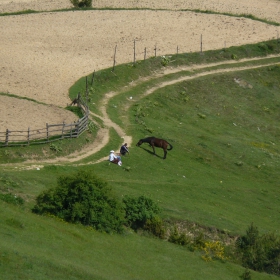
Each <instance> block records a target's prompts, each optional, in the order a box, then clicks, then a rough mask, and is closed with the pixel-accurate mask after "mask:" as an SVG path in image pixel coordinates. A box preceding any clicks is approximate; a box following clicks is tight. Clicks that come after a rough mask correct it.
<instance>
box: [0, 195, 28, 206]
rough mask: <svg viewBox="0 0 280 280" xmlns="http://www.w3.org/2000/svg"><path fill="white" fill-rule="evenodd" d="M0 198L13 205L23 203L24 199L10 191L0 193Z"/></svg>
mask: <svg viewBox="0 0 280 280" xmlns="http://www.w3.org/2000/svg"><path fill="white" fill-rule="evenodd" d="M0 199H1V200H3V201H5V202H7V203H10V204H14V205H23V204H24V200H23V199H22V198H21V197H20V196H17V195H13V194H11V193H6V194H0Z"/></svg>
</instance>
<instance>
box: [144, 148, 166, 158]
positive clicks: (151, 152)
mask: <svg viewBox="0 0 280 280" xmlns="http://www.w3.org/2000/svg"><path fill="white" fill-rule="evenodd" d="M140 148H141V149H143V150H145V151H146V152H147V153H149V154H151V155H153V156H156V157H158V158H162V159H163V156H159V155H157V154H156V153H155V154H154V152H153V151H151V150H148V149H147V148H144V147H140Z"/></svg>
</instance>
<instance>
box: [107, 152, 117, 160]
mask: <svg viewBox="0 0 280 280" xmlns="http://www.w3.org/2000/svg"><path fill="white" fill-rule="evenodd" d="M115 158H117V157H116V156H115V154H114V153H110V155H109V161H113V160H114V159H115Z"/></svg>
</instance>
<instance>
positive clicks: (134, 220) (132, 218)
mask: <svg viewBox="0 0 280 280" xmlns="http://www.w3.org/2000/svg"><path fill="white" fill-rule="evenodd" d="M123 203H124V208H125V220H126V225H127V226H129V227H131V228H133V229H135V230H136V229H139V228H144V226H145V224H146V223H147V221H148V220H149V221H150V222H149V223H151V221H153V219H155V218H156V217H157V216H158V214H159V213H160V212H161V209H160V208H159V206H158V205H157V204H156V203H155V202H154V201H153V200H152V199H151V198H148V197H145V196H140V197H138V198H134V197H130V196H125V197H124V198H123ZM149 223H148V227H150V228H151V225H150V226H149ZM154 223H155V222H154Z"/></svg>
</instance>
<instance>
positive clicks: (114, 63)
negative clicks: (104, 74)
mask: <svg viewBox="0 0 280 280" xmlns="http://www.w3.org/2000/svg"><path fill="white" fill-rule="evenodd" d="M116 52H117V45H116V46H115V52H114V62H113V70H112V71H113V72H114V71H115V65H116Z"/></svg>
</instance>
